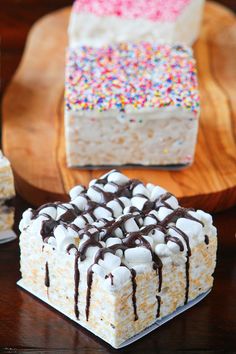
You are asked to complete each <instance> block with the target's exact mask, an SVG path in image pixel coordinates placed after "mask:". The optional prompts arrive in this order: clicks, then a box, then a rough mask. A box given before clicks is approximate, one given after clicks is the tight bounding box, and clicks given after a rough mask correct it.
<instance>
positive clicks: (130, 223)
mask: <svg viewBox="0 0 236 354" xmlns="http://www.w3.org/2000/svg"><path fill="white" fill-rule="evenodd" d="M124 227H125V230H126V232H135V231H138V230H139V227H138V225H137V223H136V221H135V220H134V218H130V219H128V220H126V221H125V223H124Z"/></svg>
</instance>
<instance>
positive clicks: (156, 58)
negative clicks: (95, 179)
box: [65, 42, 199, 167]
mask: <svg viewBox="0 0 236 354" xmlns="http://www.w3.org/2000/svg"><path fill="white" fill-rule="evenodd" d="M198 118H199V92H198V84H197V75H196V65H195V60H194V59H193V57H192V50H191V49H190V48H189V47H186V46H180V45H173V46H170V45H160V44H151V43H148V42H140V43H138V44H134V43H120V44H115V45H111V46H105V47H102V48H94V47H87V46H82V47H77V48H69V49H68V53H67V62H66V79H65V132H66V151H67V163H68V166H69V167H72V166H78V167H83V166H88V165H90V166H104V165H107V166H119V165H130V164H138V165H148V166H157V165H158V166H166V165H175V166H176V165H178V166H179V165H180V166H186V165H189V164H191V163H192V161H193V157H194V151H195V144H196V137H197V131H198Z"/></svg>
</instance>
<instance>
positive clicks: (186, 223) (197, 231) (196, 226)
mask: <svg viewBox="0 0 236 354" xmlns="http://www.w3.org/2000/svg"><path fill="white" fill-rule="evenodd" d="M176 227H177V228H179V229H180V230H182V231H183V232H184V233H186V234H187V235H188V236H192V237H198V236H200V235H201V233H202V229H203V228H202V225H201V224H200V223H199V222H197V221H194V220H189V219H185V218H179V219H178V220H177V222H176Z"/></svg>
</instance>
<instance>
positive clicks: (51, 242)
mask: <svg viewBox="0 0 236 354" xmlns="http://www.w3.org/2000/svg"><path fill="white" fill-rule="evenodd" d="M47 243H48V244H49V245H51V246H56V245H57V241H56V239H55V237H49V239H48V241H47Z"/></svg>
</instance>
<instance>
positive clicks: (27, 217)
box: [19, 209, 33, 232]
mask: <svg viewBox="0 0 236 354" xmlns="http://www.w3.org/2000/svg"><path fill="white" fill-rule="evenodd" d="M32 216H33V213H32V209H27V210H25V211H24V213H23V214H22V219H21V221H20V224H19V230H20V231H21V232H22V231H23V229H25V228H26V227H27V226H29V224H30V221H31V218H32Z"/></svg>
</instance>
